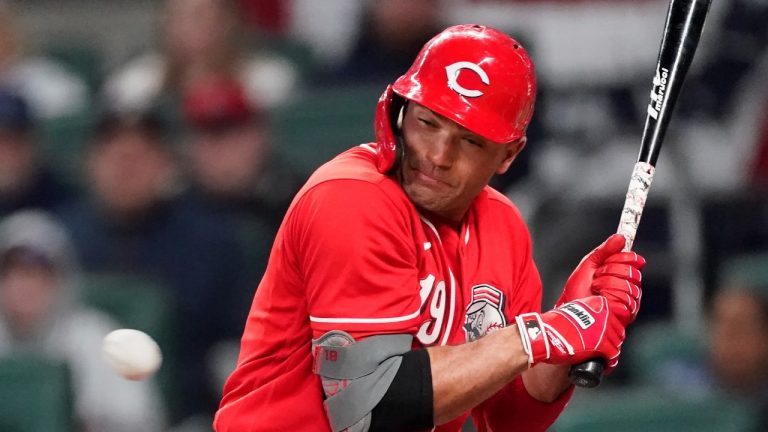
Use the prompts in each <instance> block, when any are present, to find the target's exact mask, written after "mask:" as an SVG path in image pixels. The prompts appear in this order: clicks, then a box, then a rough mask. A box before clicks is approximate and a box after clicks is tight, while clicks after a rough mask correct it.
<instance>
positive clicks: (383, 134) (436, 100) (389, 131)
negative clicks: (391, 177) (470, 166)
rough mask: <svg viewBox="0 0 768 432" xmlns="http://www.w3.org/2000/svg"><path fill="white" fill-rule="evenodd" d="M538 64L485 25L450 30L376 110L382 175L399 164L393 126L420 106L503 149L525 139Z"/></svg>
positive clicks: (425, 49)
mask: <svg viewBox="0 0 768 432" xmlns="http://www.w3.org/2000/svg"><path fill="white" fill-rule="evenodd" d="M535 98H536V78H535V76H534V70H533V62H532V61H531V59H530V57H528V53H527V52H526V51H525V49H523V47H522V46H521V45H520V44H519V43H518V42H517V41H515V40H514V39H512V38H511V37H509V36H508V35H507V34H505V33H503V32H501V31H498V30H496V29H493V28H490V27H485V26H481V25H458V26H453V27H449V28H447V29H445V30H444V31H442V32H441V33H440V34H438V35H437V36H435V37H433V38H432V39H431V40H430V41H429V42H427V44H426V45H424V47H423V48H422V49H421V52H420V53H419V55H418V56H417V57H416V60H415V61H414V62H413V65H411V68H410V69H408V71H407V72H406V73H405V75H403V76H401V77H400V78H398V79H397V81H395V83H394V84H393V85H391V86H389V87H387V89H386V90H385V91H384V94H382V95H381V98H380V99H379V104H378V107H377V109H376V121H375V127H376V140H377V142H378V144H379V155H380V157H379V162H378V169H379V171H381V172H387V171H389V170H390V169H391V168H392V166H393V165H394V163H395V155H396V147H395V144H396V138H395V135H394V132H393V124H395V121H396V117H397V115H398V114H399V111H400V108H401V107H402V105H403V103H404V102H405V100H411V101H414V102H416V103H418V104H420V105H423V106H425V107H427V108H429V109H430V110H432V111H434V112H436V113H438V114H440V115H442V116H444V117H446V118H448V119H450V120H453V121H454V122H456V123H458V124H459V125H461V126H463V127H465V128H466V129H468V130H470V131H472V132H474V133H476V134H478V135H480V136H482V137H483V138H486V139H488V140H490V141H493V142H497V143H507V142H511V141H514V140H517V139H519V138H521V137H523V136H524V135H525V129H526V127H527V126H528V123H529V122H530V120H531V116H532V115H533V103H534V100H535Z"/></svg>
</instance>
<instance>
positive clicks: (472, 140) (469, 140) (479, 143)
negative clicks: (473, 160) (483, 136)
mask: <svg viewBox="0 0 768 432" xmlns="http://www.w3.org/2000/svg"><path fill="white" fill-rule="evenodd" d="M464 141H466V142H467V143H468V144H469V145H471V146H474V147H480V148H483V143H482V141H480V140H479V139H477V138H473V137H464Z"/></svg>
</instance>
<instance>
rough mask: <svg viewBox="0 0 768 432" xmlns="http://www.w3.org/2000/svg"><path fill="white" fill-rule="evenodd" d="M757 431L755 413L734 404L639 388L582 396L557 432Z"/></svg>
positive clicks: (559, 422) (583, 392) (579, 393)
mask: <svg viewBox="0 0 768 432" xmlns="http://www.w3.org/2000/svg"><path fill="white" fill-rule="evenodd" d="M587 392H591V393H589V394H587ZM756 427H757V412H756V411H755V409H754V408H753V407H751V406H748V405H744V404H741V403H739V402H737V401H734V400H730V399H725V398H720V397H714V396H703V395H699V396H696V397H693V396H681V395H678V394H672V393H669V392H662V391H659V390H658V389H657V388H639V389H635V388H633V389H631V390H623V391H622V390H612V391H606V389H600V390H580V391H577V394H576V395H574V398H573V401H571V403H570V404H569V405H568V407H567V408H566V409H565V411H564V412H563V414H562V415H561V416H560V418H559V419H558V420H557V422H555V424H554V425H553V426H552V428H551V431H552V432H577V431H578V432H584V431H589V432H616V431H622V432H641V431H642V432H749V431H755V430H756Z"/></svg>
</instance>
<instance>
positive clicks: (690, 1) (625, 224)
mask: <svg viewBox="0 0 768 432" xmlns="http://www.w3.org/2000/svg"><path fill="white" fill-rule="evenodd" d="M710 3H711V0H671V1H670V3H669V10H668V11H667V21H666V24H665V25H664V34H663V36H662V38H661V47H660V48H659V58H658V60H657V63H656V71H655V74H654V77H653V87H652V89H651V101H650V103H649V104H648V110H647V115H646V118H645V127H644V129H643V138H642V141H641V144H640V154H639V156H638V158H637V163H636V164H635V166H634V169H633V171H632V176H631V178H630V182H629V188H628V190H627V195H626V199H625V200H624V209H623V210H622V211H621V219H620V222H619V228H618V233H619V234H623V235H624V237H625V238H626V239H627V244H626V248H625V250H630V249H632V244H633V243H634V241H635V235H636V233H637V227H638V225H639V224H640V217H641V216H642V214H643V207H644V206H645V200H646V198H647V197H648V190H649V189H650V187H651V181H652V180H653V174H654V171H655V166H656V160H657V159H658V157H659V152H660V151H661V144H662V142H663V140H664V134H665V133H666V131H667V126H669V121H670V118H671V117H672V111H673V109H674V107H675V102H677V97H678V95H679V94H680V89H681V87H682V86H683V81H685V76H686V74H687V73H688V69H689V67H690V66H691V62H692V61H693V55H694V54H695V53H696V47H697V46H698V45H699V38H700V37H701V32H702V29H703V28H704V21H705V19H706V17H707V12H708V11H709V5H710ZM604 368H605V363H604V361H603V360H602V359H593V360H589V361H587V362H584V363H581V364H578V365H575V366H573V367H572V368H571V370H570V374H569V377H570V380H571V382H572V383H574V384H576V385H577V386H579V387H586V388H591V387H595V386H597V385H598V384H600V381H601V379H602V375H603V370H604Z"/></svg>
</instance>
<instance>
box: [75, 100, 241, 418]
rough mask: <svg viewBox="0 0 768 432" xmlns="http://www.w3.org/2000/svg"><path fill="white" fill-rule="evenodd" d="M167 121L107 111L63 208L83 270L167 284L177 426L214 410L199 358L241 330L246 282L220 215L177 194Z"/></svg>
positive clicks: (173, 414) (203, 364) (202, 360)
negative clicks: (82, 189)
mask: <svg viewBox="0 0 768 432" xmlns="http://www.w3.org/2000/svg"><path fill="white" fill-rule="evenodd" d="M166 127H167V126H166V124H165V123H164V122H162V121H161V120H159V118H158V117H156V116H155V115H154V114H152V113H143V114H137V115H127V114H121V113H118V114H115V113H109V112H107V113H105V114H104V115H103V116H102V117H101V118H100V120H99V121H98V125H97V127H96V131H95V135H94V137H93V140H92V142H91V144H90V147H89V149H88V152H87V155H86V168H87V177H88V179H89V186H90V187H91V191H90V192H91V194H90V197H89V199H87V200H84V201H82V202H79V203H77V204H76V205H74V206H72V208H70V209H68V210H67V211H66V212H65V213H64V214H65V221H66V223H67V225H68V227H69V228H70V231H71V232H72V235H73V240H74V244H75V247H76V248H77V251H78V252H79V254H80V257H81V261H82V263H83V266H84V268H85V270H87V271H99V272H115V271H117V272H126V273H134V274H139V275H144V276H149V277H154V278H156V279H158V280H160V281H161V282H163V283H164V284H165V285H166V286H167V287H168V289H169V292H170V295H171V297H172V299H173V301H174V306H175V308H176V310H175V312H176V316H177V317H178V329H177V340H175V343H176V348H177V351H178V354H177V356H176V357H177V358H178V359H179V362H178V364H172V365H168V367H169V368H173V370H174V373H175V374H176V375H175V377H176V378H175V381H178V383H179V394H178V400H177V401H175V402H177V405H178V406H177V407H171V408H177V409H176V410H174V411H172V412H171V420H172V422H174V423H177V422H180V421H181V420H184V419H189V418H193V416H195V415H198V414H200V415H203V416H208V415H210V414H211V413H212V412H213V410H214V409H215V407H216V396H217V392H218V391H219V390H220V389H218V388H215V389H214V388H212V384H211V381H210V378H211V377H210V375H209V371H208V369H207V365H206V356H207V354H208V350H209V349H210V348H211V347H212V346H213V345H214V344H216V343H218V342H219V341H221V340H223V339H227V338H236V337H237V335H239V330H240V329H241V326H242V319H244V317H245V314H246V313H247V310H248V305H247V304H245V305H243V304H240V303H238V302H237V300H239V295H238V294H239V290H241V289H245V290H248V289H250V287H244V286H243V282H242V278H241V275H242V274H243V269H244V267H245V265H244V262H243V256H242V254H241V253H240V250H239V249H238V244H237V243H236V240H235V237H234V233H233V231H232V229H231V225H230V224H229V223H228V221H227V220H225V219H223V218H221V217H217V216H214V215H212V214H210V213H208V212H206V211H204V210H203V207H202V206H200V205H198V204H197V203H195V202H194V201H193V200H192V199H186V198H185V199H181V198H180V197H179V194H178V187H176V181H175V178H176V171H177V167H176V162H175V158H174V154H173V150H172V148H171V145H170V144H169V142H168V140H167V137H166V131H167V129H166ZM222 317H225V318H224V319H222ZM228 318H231V322H230V321H229V320H228ZM208 421H209V419H208V418H207V417H206V419H205V420H203V422H208Z"/></svg>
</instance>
